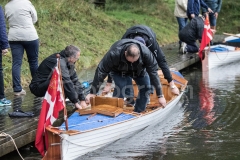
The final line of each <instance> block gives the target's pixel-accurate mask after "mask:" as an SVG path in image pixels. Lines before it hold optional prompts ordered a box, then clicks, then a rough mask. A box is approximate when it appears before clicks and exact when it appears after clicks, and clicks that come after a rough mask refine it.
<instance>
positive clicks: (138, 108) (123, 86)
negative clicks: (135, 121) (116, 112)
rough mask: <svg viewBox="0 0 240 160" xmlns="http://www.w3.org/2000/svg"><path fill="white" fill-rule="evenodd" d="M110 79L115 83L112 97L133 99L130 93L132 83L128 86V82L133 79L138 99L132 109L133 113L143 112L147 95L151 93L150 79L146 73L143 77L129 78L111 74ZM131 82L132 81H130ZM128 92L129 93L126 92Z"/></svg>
mask: <svg viewBox="0 0 240 160" xmlns="http://www.w3.org/2000/svg"><path fill="white" fill-rule="evenodd" d="M111 77H112V78H113V80H114V82H115V88H114V92H113V97H119V98H124V97H133V92H131V88H132V83H131V85H129V83H130V80H132V79H134V81H135V82H136V84H137V85H138V90H139V93H138V97H137V100H136V104H135V107H134V112H142V111H144V110H145V108H146V105H147V101H148V99H149V95H150V93H151V85H150V78H149V76H148V74H147V73H146V74H145V75H144V76H138V77H129V76H122V75H121V74H119V73H115V72H111ZM131 82H132V81H131ZM128 90H129V91H128ZM126 94H129V95H126Z"/></svg>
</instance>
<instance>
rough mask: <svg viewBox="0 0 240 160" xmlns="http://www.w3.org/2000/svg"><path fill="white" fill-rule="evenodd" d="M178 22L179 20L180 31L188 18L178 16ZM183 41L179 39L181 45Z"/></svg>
mask: <svg viewBox="0 0 240 160" xmlns="http://www.w3.org/2000/svg"><path fill="white" fill-rule="evenodd" d="M176 18H177V22H178V32H180V31H181V30H182V29H183V28H184V27H185V26H186V25H187V21H188V18H181V17H176ZM181 43H182V42H181V41H180V40H179V45H181Z"/></svg>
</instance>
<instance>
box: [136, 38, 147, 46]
mask: <svg viewBox="0 0 240 160" xmlns="http://www.w3.org/2000/svg"><path fill="white" fill-rule="evenodd" d="M134 39H135V40H137V41H139V42H141V43H143V44H144V45H146V43H145V40H144V39H143V38H142V37H140V36H137V37H134Z"/></svg>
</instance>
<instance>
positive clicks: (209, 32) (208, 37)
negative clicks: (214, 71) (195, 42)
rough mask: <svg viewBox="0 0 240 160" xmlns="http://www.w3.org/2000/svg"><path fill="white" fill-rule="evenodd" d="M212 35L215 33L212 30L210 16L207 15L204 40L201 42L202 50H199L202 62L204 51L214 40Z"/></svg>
mask: <svg viewBox="0 0 240 160" xmlns="http://www.w3.org/2000/svg"><path fill="white" fill-rule="evenodd" d="M212 35H213V33H212V30H211V29H210V24H209V19H208V15H207V14H206V19H205V22H204V30H203V34H202V40H201V44H200V50H199V54H198V55H199V57H200V58H201V60H202V51H203V50H204V48H205V47H206V46H207V44H209V42H210V41H211V40H212V39H213V36H212Z"/></svg>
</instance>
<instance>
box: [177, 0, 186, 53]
mask: <svg viewBox="0 0 240 160" xmlns="http://www.w3.org/2000/svg"><path fill="white" fill-rule="evenodd" d="M187 3H188V0H175V9H174V16H175V17H176V18H177V22H178V26H179V28H178V31H179V32H180V31H181V30H182V29H183V28H184V27H185V26H186V25H187V21H188V17H187ZM184 45H185V44H184V43H182V42H181V41H180V40H179V49H180V48H181V47H182V46H184Z"/></svg>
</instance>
